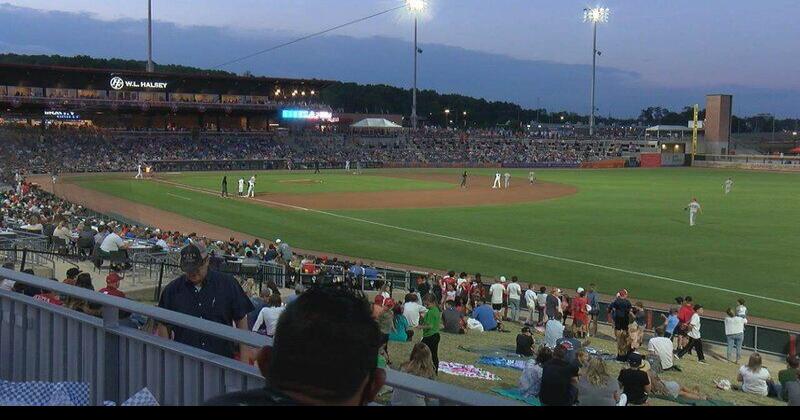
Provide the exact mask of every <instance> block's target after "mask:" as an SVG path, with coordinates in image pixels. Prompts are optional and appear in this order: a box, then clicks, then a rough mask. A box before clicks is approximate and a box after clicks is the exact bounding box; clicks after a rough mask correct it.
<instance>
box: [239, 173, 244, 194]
mask: <svg viewBox="0 0 800 420" xmlns="http://www.w3.org/2000/svg"><path fill="white" fill-rule="evenodd" d="M239 197H244V178H243V177H239Z"/></svg>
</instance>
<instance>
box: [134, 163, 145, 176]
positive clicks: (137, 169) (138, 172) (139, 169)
mask: <svg viewBox="0 0 800 420" xmlns="http://www.w3.org/2000/svg"><path fill="white" fill-rule="evenodd" d="M142 178H144V175H142V164H141V163H140V164H138V165H137V166H136V179H142Z"/></svg>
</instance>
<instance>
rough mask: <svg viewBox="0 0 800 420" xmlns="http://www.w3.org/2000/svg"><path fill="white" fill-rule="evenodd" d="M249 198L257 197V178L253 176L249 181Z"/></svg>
mask: <svg viewBox="0 0 800 420" xmlns="http://www.w3.org/2000/svg"><path fill="white" fill-rule="evenodd" d="M247 196H248V197H250V198H253V197H255V196H256V176H255V175H253V176H251V177H250V179H249V180H248V181H247Z"/></svg>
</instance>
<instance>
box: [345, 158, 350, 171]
mask: <svg viewBox="0 0 800 420" xmlns="http://www.w3.org/2000/svg"><path fill="white" fill-rule="evenodd" d="M344 170H345V171H350V161H349V160H346V161H344Z"/></svg>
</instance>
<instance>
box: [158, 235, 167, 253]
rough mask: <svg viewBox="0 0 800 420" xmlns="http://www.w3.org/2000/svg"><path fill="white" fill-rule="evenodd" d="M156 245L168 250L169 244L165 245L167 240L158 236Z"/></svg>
mask: <svg viewBox="0 0 800 420" xmlns="http://www.w3.org/2000/svg"><path fill="white" fill-rule="evenodd" d="M156 246H157V247H160V248H161V249H163V250H164V251H167V250H169V245H167V241H165V240H164V237H163V236H159V237H158V240H157V241H156Z"/></svg>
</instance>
